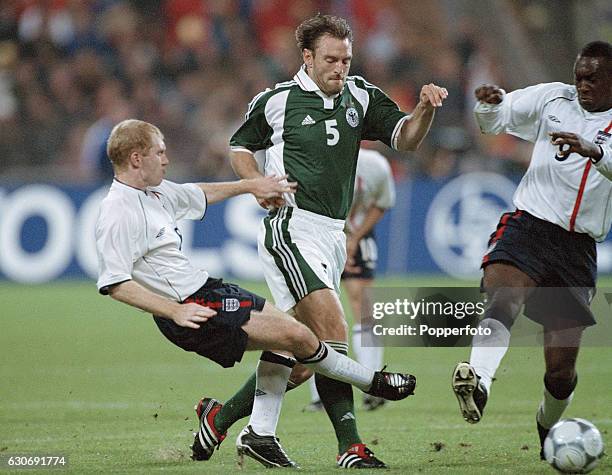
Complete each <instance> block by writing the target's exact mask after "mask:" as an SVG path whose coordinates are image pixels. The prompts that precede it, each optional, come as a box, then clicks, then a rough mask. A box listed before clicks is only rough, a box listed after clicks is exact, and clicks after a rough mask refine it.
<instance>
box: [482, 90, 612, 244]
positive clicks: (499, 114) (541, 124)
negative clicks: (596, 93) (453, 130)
mask: <svg viewBox="0 0 612 475" xmlns="http://www.w3.org/2000/svg"><path fill="white" fill-rule="evenodd" d="M475 113H476V119H477V121H478V124H479V126H480V129H481V130H482V131H483V132H484V133H488V134H491V133H492V134H499V133H502V132H505V133H508V134H512V135H515V136H517V137H520V138H522V139H524V140H528V141H529V142H533V143H534V148H533V153H532V155H531V163H530V164H529V168H528V169H527V173H525V176H524V177H523V179H522V180H521V182H520V184H519V186H518V188H517V190H516V193H515V195H514V204H515V205H516V207H517V208H519V209H521V210H524V211H527V212H528V213H530V214H532V215H533V216H535V217H537V218H540V219H543V220H545V221H548V222H549V223H553V224H556V225H558V226H561V227H562V228H563V229H565V230H566V231H571V232H577V233H585V234H588V235H589V236H591V237H592V238H593V239H595V240H596V241H603V240H604V239H605V237H606V235H607V234H608V231H609V230H610V224H611V223H612V182H611V181H610V180H611V179H612V148H611V145H612V139H611V137H612V132H611V129H612V109H610V110H607V111H604V112H588V111H586V110H584V109H583V108H582V107H581V106H580V103H579V102H578V94H577V92H576V87H575V86H571V85H569V84H563V83H560V82H555V83H546V84H538V85H535V86H530V87H527V88H525V89H518V90H516V91H512V92H511V93H509V94H506V95H505V96H504V100H503V101H502V102H501V103H500V104H486V103H482V102H479V103H477V104H476V108H475ZM551 132H572V133H576V134H578V135H581V136H582V137H584V138H585V139H586V140H590V141H592V142H595V143H596V144H598V145H600V146H601V147H602V151H603V158H602V159H601V160H600V161H599V162H597V163H596V164H594V165H593V163H592V162H591V160H589V159H588V158H585V157H583V156H581V155H579V154H577V153H572V154H570V155H569V156H568V157H566V158H563V157H559V155H558V152H559V148H558V146H555V145H553V144H552V142H551V138H550V133H551Z"/></svg>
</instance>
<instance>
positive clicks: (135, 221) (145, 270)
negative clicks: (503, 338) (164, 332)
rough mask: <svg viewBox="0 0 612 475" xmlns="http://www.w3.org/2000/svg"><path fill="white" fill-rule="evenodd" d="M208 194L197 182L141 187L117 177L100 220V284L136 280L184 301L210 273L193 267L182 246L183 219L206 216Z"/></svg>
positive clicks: (106, 285) (104, 289)
mask: <svg viewBox="0 0 612 475" xmlns="http://www.w3.org/2000/svg"><path fill="white" fill-rule="evenodd" d="M205 211H206V196H205V195H204V192H203V191H202V189H201V188H200V187H199V186H197V185H195V184H184V185H179V184H177V183H173V182H171V181H168V180H164V181H162V183H161V184H160V185H159V186H157V187H150V188H147V189H146V190H144V191H143V190H140V189H137V188H133V187H131V186H128V185H125V184H123V183H121V182H119V181H118V180H117V179H115V180H114V181H113V183H112V185H111V187H110V190H109V192H108V195H107V196H106V197H105V198H104V200H103V201H102V204H101V205H100V214H99V216H98V221H97V223H96V249H97V253H98V282H97V287H98V290H99V291H100V292H101V293H102V294H106V293H108V288H109V287H110V286H112V285H116V284H119V283H121V282H125V281H128V280H134V281H135V282H137V283H139V284H141V285H142V286H144V287H145V288H147V289H149V290H151V291H153V292H155V293H157V294H160V295H163V296H165V297H167V298H169V299H172V300H175V301H178V302H182V301H183V300H185V299H186V298H187V297H189V296H190V295H191V294H193V293H194V292H195V291H196V290H198V289H199V288H200V287H202V286H203V285H204V283H205V282H206V280H207V279H208V273H207V272H206V271H204V270H201V269H196V268H194V267H193V266H192V265H191V263H190V262H189V260H188V259H187V257H186V256H185V254H183V251H182V250H181V245H182V237H181V234H180V231H179V229H178V227H177V220H180V219H201V218H203V217H204V213H205Z"/></svg>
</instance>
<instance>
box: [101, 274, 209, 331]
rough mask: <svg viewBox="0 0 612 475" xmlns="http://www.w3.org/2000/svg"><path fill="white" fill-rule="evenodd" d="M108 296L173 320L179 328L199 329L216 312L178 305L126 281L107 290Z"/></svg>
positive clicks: (205, 308) (192, 305)
mask: <svg viewBox="0 0 612 475" xmlns="http://www.w3.org/2000/svg"><path fill="white" fill-rule="evenodd" d="M109 295H110V296H111V297H112V298H113V299H115V300H118V301H119V302H123V303H126V304H128V305H131V306H132V307H136V308H139V309H140V310H144V311H145V312H148V313H151V314H153V315H155V316H158V317H164V318H168V319H170V320H174V323H176V324H177V325H179V326H181V327H188V328H200V325H199V323H204V322H205V321H207V320H208V319H209V318H211V317H213V316H215V315H216V313H217V312H215V311H214V310H211V309H210V308H208V307H203V306H202V305H198V304H196V303H187V304H182V305H181V304H180V303H178V302H175V301H174V300H170V299H167V298H165V297H162V296H161V295H157V294H156V293H154V292H151V291H150V290H148V289H146V288H144V287H143V286H142V285H140V284H138V283H137V282H134V281H133V280H128V281H126V282H122V283H120V284H117V285H114V286H112V287H111V288H110V289H109Z"/></svg>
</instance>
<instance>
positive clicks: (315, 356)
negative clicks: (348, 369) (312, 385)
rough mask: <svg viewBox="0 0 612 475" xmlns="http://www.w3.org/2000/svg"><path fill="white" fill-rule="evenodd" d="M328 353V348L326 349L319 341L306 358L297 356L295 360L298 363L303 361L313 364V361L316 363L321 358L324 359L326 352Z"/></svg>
mask: <svg viewBox="0 0 612 475" xmlns="http://www.w3.org/2000/svg"><path fill="white" fill-rule="evenodd" d="M328 353H329V350H328V349H327V346H326V345H324V344H323V342H322V341H320V342H319V347H318V348H317V351H315V352H314V353H313V354H312V355H310V356H308V357H306V358H298V359H297V360H298V361H299V362H300V363H304V364H313V363H318V362H319V361H321V360H324V359H325V358H327V354H328Z"/></svg>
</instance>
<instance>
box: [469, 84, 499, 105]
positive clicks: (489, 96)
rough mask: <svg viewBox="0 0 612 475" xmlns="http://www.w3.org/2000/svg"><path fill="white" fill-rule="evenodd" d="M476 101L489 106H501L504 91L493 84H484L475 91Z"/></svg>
mask: <svg viewBox="0 0 612 475" xmlns="http://www.w3.org/2000/svg"><path fill="white" fill-rule="evenodd" d="M474 94H475V95H476V99H477V100H479V101H480V102H486V103H487V104H499V103H500V102H501V101H502V100H503V99H504V91H503V89H502V88H500V87H498V86H494V85H492V84H483V85H482V86H478V87H477V88H476V90H475V91H474Z"/></svg>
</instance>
